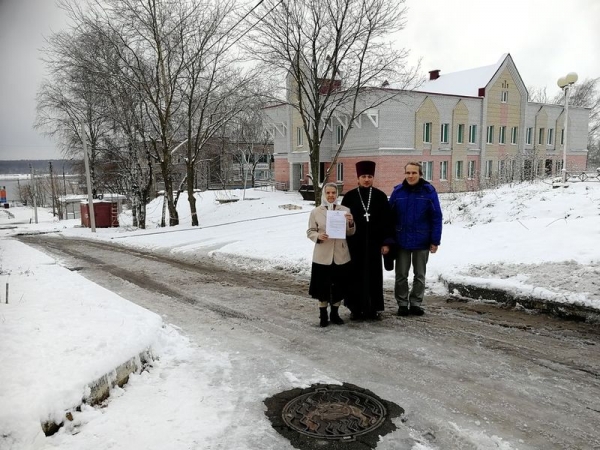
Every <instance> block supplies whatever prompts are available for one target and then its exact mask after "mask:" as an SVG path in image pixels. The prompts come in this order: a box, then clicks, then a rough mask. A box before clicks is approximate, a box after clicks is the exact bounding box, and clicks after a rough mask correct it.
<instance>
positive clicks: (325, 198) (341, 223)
mask: <svg viewBox="0 0 600 450" xmlns="http://www.w3.org/2000/svg"><path fill="white" fill-rule="evenodd" d="M337 192H338V191H337V185H336V184H335V183H327V184H325V186H323V191H322V197H321V206H318V207H316V208H315V209H313V210H312V211H311V213H310V218H309V219H308V230H307V231H306V234H307V236H308V238H309V239H310V240H312V241H313V242H314V243H315V248H314V251H313V259H312V272H311V277H310V286H309V289H308V293H309V294H310V295H311V296H312V297H313V298H316V299H317V300H319V314H320V326H321V327H326V326H327V325H329V321H331V322H332V323H334V324H336V325H342V324H343V323H344V321H343V320H342V318H341V317H340V315H339V311H338V310H339V307H340V304H341V302H342V300H343V299H344V298H345V297H346V289H347V279H348V276H349V263H350V252H349V251H348V243H347V242H346V236H352V235H353V234H354V231H355V230H356V228H355V226H354V219H353V218H352V214H350V210H349V209H348V208H346V207H345V206H341V205H338V204H336V200H337ZM328 226H329V229H330V231H329V232H330V233H331V235H330V234H328V233H327V227H328ZM329 305H331V313H330V314H329V317H328V316H327V307H328V306H329Z"/></svg>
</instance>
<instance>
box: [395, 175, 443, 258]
mask: <svg viewBox="0 0 600 450" xmlns="http://www.w3.org/2000/svg"><path fill="white" fill-rule="evenodd" d="M390 206H391V207H392V216H393V218H394V225H395V229H396V244H397V245H398V246H399V247H400V248H403V249H405V250H428V249H429V247H430V245H431V244H433V245H440V241H441V239H442V209H441V208H440V201H439V199H438V195H437V192H436V191H435V188H434V187H433V186H432V185H431V184H430V183H429V182H427V181H425V180H424V179H423V178H421V179H420V180H419V182H418V183H417V184H416V185H414V186H411V185H410V184H408V183H407V181H406V180H404V181H403V182H402V184H399V185H398V186H396V187H394V191H393V192H392V195H391V197H390Z"/></svg>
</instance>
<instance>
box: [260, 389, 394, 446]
mask: <svg viewBox="0 0 600 450" xmlns="http://www.w3.org/2000/svg"><path fill="white" fill-rule="evenodd" d="M265 405H266V407H267V410H266V411H265V414H266V415H267V417H268V418H269V420H270V421H271V424H272V425H273V428H275V430H277V431H278V432H279V433H280V434H281V435H283V436H285V437H286V438H287V439H289V440H290V443H291V444H292V445H293V446H294V447H296V448H298V449H301V450H317V449H318V450H339V449H340V448H341V447H340V445H343V447H344V450H365V449H374V448H375V447H377V443H378V442H379V440H380V436H385V435H386V434H387V433H389V432H391V431H394V430H395V429H396V425H394V423H393V421H392V419H394V418H395V417H400V416H402V415H403V414H404V410H403V409H402V408H401V407H399V406H398V405H396V404H395V403H392V402H390V401H388V400H384V399H382V398H380V397H378V396H377V395H376V394H374V393H373V392H371V391H369V390H367V389H364V388H361V387H359V386H355V385H353V384H350V383H342V384H341V385H339V384H313V385H312V386H310V387H308V388H304V389H302V388H294V389H291V390H289V391H285V392H280V393H279V394H275V395H273V396H272V397H269V398H267V399H265Z"/></svg>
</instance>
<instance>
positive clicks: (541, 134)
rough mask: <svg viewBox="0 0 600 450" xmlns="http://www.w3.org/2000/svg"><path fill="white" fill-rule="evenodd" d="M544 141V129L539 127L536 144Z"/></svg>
mask: <svg viewBox="0 0 600 450" xmlns="http://www.w3.org/2000/svg"><path fill="white" fill-rule="evenodd" d="M543 143H544V129H543V128H540V134H539V137H538V144H540V145H542V144H543Z"/></svg>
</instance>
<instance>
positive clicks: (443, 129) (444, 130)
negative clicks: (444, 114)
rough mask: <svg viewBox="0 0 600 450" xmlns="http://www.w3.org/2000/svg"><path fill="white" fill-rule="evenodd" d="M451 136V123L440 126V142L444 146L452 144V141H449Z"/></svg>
mask: <svg viewBox="0 0 600 450" xmlns="http://www.w3.org/2000/svg"><path fill="white" fill-rule="evenodd" d="M449 134H450V124H449V123H443V124H442V125H441V126H440V142H441V143H442V144H447V143H448V142H450V140H449Z"/></svg>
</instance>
